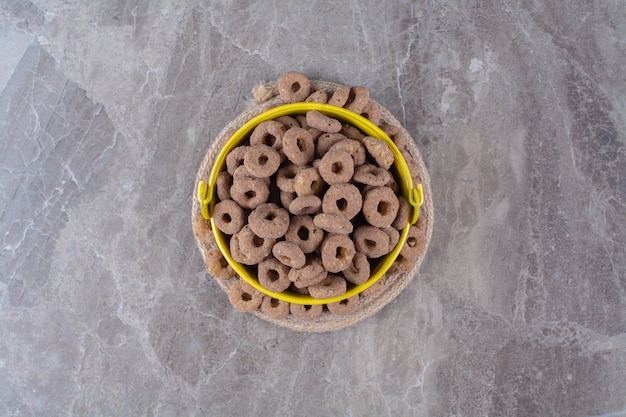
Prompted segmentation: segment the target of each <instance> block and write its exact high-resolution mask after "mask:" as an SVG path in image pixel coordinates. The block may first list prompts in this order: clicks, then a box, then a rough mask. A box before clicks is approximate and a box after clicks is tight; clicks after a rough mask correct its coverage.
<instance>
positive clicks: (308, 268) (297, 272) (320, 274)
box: [287, 257, 328, 288]
mask: <svg viewBox="0 0 626 417" xmlns="http://www.w3.org/2000/svg"><path fill="white" fill-rule="evenodd" d="M327 274H328V271H326V269H324V266H322V260H321V259H320V258H318V257H312V258H309V259H307V260H306V263H305V264H304V266H303V267H302V268H291V270H290V271H289V274H288V275H287V276H288V277H289V281H291V282H293V284H294V285H295V286H296V287H297V288H304V287H308V286H311V285H315V284H317V283H318V282H320V281H322V280H323V279H324V278H326V275H327Z"/></svg>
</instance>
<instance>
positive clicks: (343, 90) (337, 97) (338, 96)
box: [327, 85, 350, 107]
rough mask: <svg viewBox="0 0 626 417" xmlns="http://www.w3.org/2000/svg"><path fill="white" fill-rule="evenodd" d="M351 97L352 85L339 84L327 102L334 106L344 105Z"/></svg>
mask: <svg viewBox="0 0 626 417" xmlns="http://www.w3.org/2000/svg"><path fill="white" fill-rule="evenodd" d="M348 97H350V87H348V86H347V85H339V86H337V88H336V89H335V92H334V93H333V95H332V96H330V98H329V99H328V101H327V103H328V104H332V105H333V106H337V107H343V106H344V105H345V104H346V102H347V101H348Z"/></svg>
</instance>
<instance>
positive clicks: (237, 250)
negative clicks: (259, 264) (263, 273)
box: [229, 235, 256, 265]
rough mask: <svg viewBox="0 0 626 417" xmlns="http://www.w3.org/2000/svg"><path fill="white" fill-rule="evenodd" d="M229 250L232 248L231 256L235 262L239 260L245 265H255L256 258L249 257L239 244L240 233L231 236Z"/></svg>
mask: <svg viewBox="0 0 626 417" xmlns="http://www.w3.org/2000/svg"><path fill="white" fill-rule="evenodd" d="M229 250H230V256H232V258H233V259H234V261H235V262H238V263H240V264H244V265H254V264H255V263H256V262H254V259H252V258H250V257H248V256H247V255H246V254H244V253H243V252H242V251H241V247H240V246H239V236H238V235H233V236H232V237H231V238H230V243H229Z"/></svg>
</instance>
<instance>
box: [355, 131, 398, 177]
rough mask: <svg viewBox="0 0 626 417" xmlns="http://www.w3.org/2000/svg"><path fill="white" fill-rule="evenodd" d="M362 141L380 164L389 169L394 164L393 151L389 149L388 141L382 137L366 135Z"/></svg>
mask: <svg viewBox="0 0 626 417" xmlns="http://www.w3.org/2000/svg"><path fill="white" fill-rule="evenodd" d="M361 143H362V144H363V145H364V146H365V149H366V150H367V153H368V154H370V156H371V157H372V158H373V159H374V161H376V163H377V164H378V166H380V167H382V168H385V169H389V168H390V167H391V165H393V161H394V157H393V152H392V151H391V149H389V146H388V145H387V142H385V141H384V140H382V139H377V138H373V137H371V136H366V137H364V138H363V140H362V141H361Z"/></svg>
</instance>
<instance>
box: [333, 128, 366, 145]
mask: <svg viewBox="0 0 626 417" xmlns="http://www.w3.org/2000/svg"><path fill="white" fill-rule="evenodd" d="M339 133H341V134H343V135H344V136H345V137H346V138H348V139H354V140H358V141H361V139H363V138H364V137H365V135H364V134H363V133H361V131H360V130H359V129H357V128H356V127H354V126H352V125H349V124H344V125H343V126H341V131H340V132H339Z"/></svg>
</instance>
